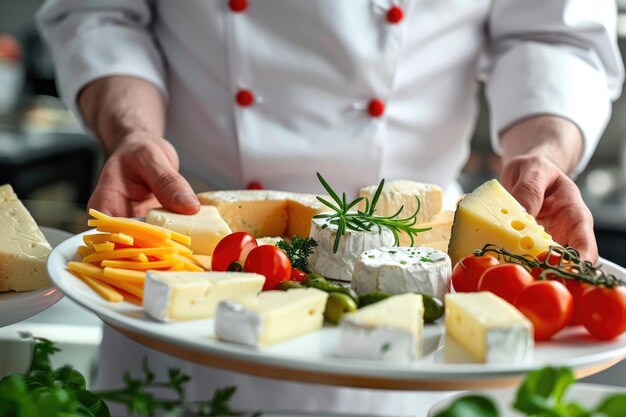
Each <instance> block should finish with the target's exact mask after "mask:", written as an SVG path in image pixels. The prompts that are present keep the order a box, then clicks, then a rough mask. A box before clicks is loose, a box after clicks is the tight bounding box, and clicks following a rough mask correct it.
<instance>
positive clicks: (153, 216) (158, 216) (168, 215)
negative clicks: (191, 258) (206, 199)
mask: <svg viewBox="0 0 626 417" xmlns="http://www.w3.org/2000/svg"><path fill="white" fill-rule="evenodd" d="M146 223H149V224H154V225H156V226H161V227H165V228H166V229H169V230H173V231H175V232H179V233H182V234H184V235H187V236H189V237H191V250H192V251H193V252H194V253H195V254H198V255H213V249H215V246H217V243H218V242H219V241H220V240H221V239H222V238H223V237H224V236H226V235H229V234H230V233H232V232H231V230H230V227H228V225H227V224H226V222H225V221H224V219H222V217H221V216H220V213H219V212H218V211H217V208H216V207H213V206H201V207H200V211H198V212H197V213H196V214H191V215H187V214H178V213H172V212H171V211H168V210H166V209H163V208H157V209H152V210H150V211H148V215H147V216H146Z"/></svg>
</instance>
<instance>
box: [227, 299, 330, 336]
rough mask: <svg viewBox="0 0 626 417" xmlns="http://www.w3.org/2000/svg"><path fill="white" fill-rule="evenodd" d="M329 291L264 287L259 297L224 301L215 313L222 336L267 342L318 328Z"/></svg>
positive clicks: (322, 318) (322, 320) (320, 324)
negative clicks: (278, 289) (275, 289)
mask: <svg viewBox="0 0 626 417" xmlns="http://www.w3.org/2000/svg"><path fill="white" fill-rule="evenodd" d="M327 299H328V294H327V293H326V292H324V291H320V290H317V289H315V288H298V289H291V290H288V291H264V292H262V293H261V294H259V295H258V296H256V297H253V296H248V297H242V298H239V299H238V300H236V301H223V302H221V303H220V304H219V306H218V308H217V314H216V316H215V334H216V335H217V337H218V338H220V339H222V340H227V341H230V342H237V343H243V344H246V345H252V346H267V345H272V344H274V343H278V342H282V341H285V340H288V339H292V338H294V337H298V336H302V335H304V334H306V333H310V332H312V331H315V330H318V329H320V328H321V327H322V324H323V322H324V309H325V308H326V300H327Z"/></svg>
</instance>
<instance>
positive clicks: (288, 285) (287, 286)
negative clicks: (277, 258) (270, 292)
mask: <svg viewBox="0 0 626 417" xmlns="http://www.w3.org/2000/svg"><path fill="white" fill-rule="evenodd" d="M293 288H304V285H302V284H301V283H299V282H298V281H283V282H281V283H280V284H278V287H276V289H277V290H279V291H287V290H291V289H293Z"/></svg>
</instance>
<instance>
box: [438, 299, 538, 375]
mask: <svg viewBox="0 0 626 417" xmlns="http://www.w3.org/2000/svg"><path fill="white" fill-rule="evenodd" d="M445 305H446V313H445V319H444V321H445V326H446V336H447V337H451V338H452V339H453V340H454V341H455V342H456V343H458V344H459V345H460V346H461V347H462V348H463V349H464V350H465V351H466V352H467V353H469V354H470V355H471V357H472V358H473V359H474V361H476V362H485V363H524V362H527V361H528V360H530V358H531V356H532V350H533V346H534V341H533V325H532V323H531V322H530V321H529V320H528V319H527V318H526V317H524V315H523V314H522V313H520V312H519V311H518V310H517V309H516V308H515V307H513V306H512V305H511V304H509V303H507V302H506V301H504V300H503V299H501V298H500V297H498V296H496V295H494V294H492V293H490V292H477V293H454V294H446V297H445ZM446 345H447V346H446V350H448V349H449V345H451V344H448V343H446ZM445 356H446V361H449V362H454V360H450V357H451V355H450V354H449V353H448V352H446V354H445Z"/></svg>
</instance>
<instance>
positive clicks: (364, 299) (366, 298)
mask: <svg viewBox="0 0 626 417" xmlns="http://www.w3.org/2000/svg"><path fill="white" fill-rule="evenodd" d="M389 297H391V294H387V293H386V292H380V291H377V292H370V293H367V294H362V295H361V296H360V297H359V308H363V307H365V306H367V305H370V304H374V303H377V302H379V301H383V300H384V299H386V298H389Z"/></svg>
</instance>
